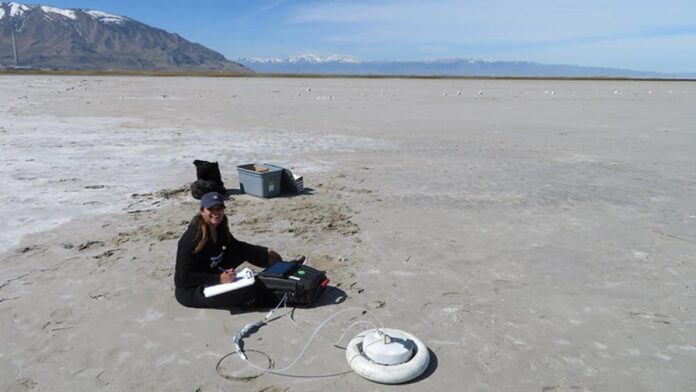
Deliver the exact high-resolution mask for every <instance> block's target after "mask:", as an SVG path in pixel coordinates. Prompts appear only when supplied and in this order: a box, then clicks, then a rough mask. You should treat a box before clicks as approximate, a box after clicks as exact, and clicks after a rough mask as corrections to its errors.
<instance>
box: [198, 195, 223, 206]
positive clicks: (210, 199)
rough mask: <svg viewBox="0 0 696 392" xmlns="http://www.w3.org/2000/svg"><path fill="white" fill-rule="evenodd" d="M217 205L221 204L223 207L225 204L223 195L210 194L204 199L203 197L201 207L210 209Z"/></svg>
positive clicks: (204, 196)
mask: <svg viewBox="0 0 696 392" xmlns="http://www.w3.org/2000/svg"><path fill="white" fill-rule="evenodd" d="M216 204H220V205H222V206H223V207H224V206H225V202H224V201H223V198H222V195H221V194H219V193H217V192H208V193H206V194H205V195H203V197H201V207H202V208H210V207H212V206H214V205H216Z"/></svg>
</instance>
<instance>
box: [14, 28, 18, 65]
mask: <svg viewBox="0 0 696 392" xmlns="http://www.w3.org/2000/svg"><path fill="white" fill-rule="evenodd" d="M12 51H14V58H15V67H18V66H19V60H18V59H17V43H16V42H15V34H14V29H12Z"/></svg>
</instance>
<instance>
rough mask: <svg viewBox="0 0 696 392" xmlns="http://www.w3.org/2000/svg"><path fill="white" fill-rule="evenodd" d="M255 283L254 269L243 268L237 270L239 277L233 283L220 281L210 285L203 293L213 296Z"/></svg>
mask: <svg viewBox="0 0 696 392" xmlns="http://www.w3.org/2000/svg"><path fill="white" fill-rule="evenodd" d="M252 284H254V271H252V270H250V269H249V268H242V269H241V270H239V271H237V279H236V280H235V281H234V282H231V283H220V284H216V285H215V286H208V287H206V288H204V289H203V295H205V296H206V298H207V297H212V296H214V295H218V294H222V293H227V292H228V291H232V290H237V289H241V288H242V287H247V286H251V285H252Z"/></svg>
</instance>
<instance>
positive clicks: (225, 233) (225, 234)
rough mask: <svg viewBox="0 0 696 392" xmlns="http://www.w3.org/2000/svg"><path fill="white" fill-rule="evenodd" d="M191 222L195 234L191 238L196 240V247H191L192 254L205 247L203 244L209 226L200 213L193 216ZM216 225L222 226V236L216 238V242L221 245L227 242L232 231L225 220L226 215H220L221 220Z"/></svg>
mask: <svg viewBox="0 0 696 392" xmlns="http://www.w3.org/2000/svg"><path fill="white" fill-rule="evenodd" d="M191 224H192V225H195V226H196V236H195V237H194V239H193V240H194V241H196V240H197V241H198V243H197V244H196V247H195V248H194V249H193V254H196V253H198V252H200V251H201V250H202V249H203V248H204V247H205V244H207V243H208V237H210V233H209V231H210V227H208V224H207V223H206V222H205V219H203V217H202V216H201V214H197V215H196V216H194V217H193V219H191ZM218 226H222V238H218V242H220V243H221V244H222V245H227V244H229V242H230V240H231V239H232V233H230V225H229V224H228V222H227V216H226V215H225V216H223V217H222V222H220V224H219V225H218Z"/></svg>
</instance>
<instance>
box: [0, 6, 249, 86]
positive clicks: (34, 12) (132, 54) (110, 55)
mask: <svg viewBox="0 0 696 392" xmlns="http://www.w3.org/2000/svg"><path fill="white" fill-rule="evenodd" d="M2 65H4V66H21V67H32V68H57V69H84V70H110V69H113V70H199V71H203V70H216V71H228V72H240V73H251V71H250V70H249V69H248V68H245V67H243V66H241V65H240V64H238V63H235V62H231V61H229V60H227V59H225V57H224V56H223V55H221V54H220V53H217V52H215V51H213V50H210V49H208V48H206V47H204V46H202V45H199V44H196V43H192V42H189V41H187V40H186V39H184V38H182V37H181V36H179V35H178V34H175V33H168V32H166V31H164V30H161V29H158V28H154V27H151V26H148V25H146V24H143V23H140V22H138V21H136V20H133V19H131V18H128V17H125V16H120V15H113V14H109V13H106V12H102V11H97V10H86V9H63V8H56V7H52V6H48V5H27V4H21V3H17V2H2V3H0V67H1V66H2Z"/></svg>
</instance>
